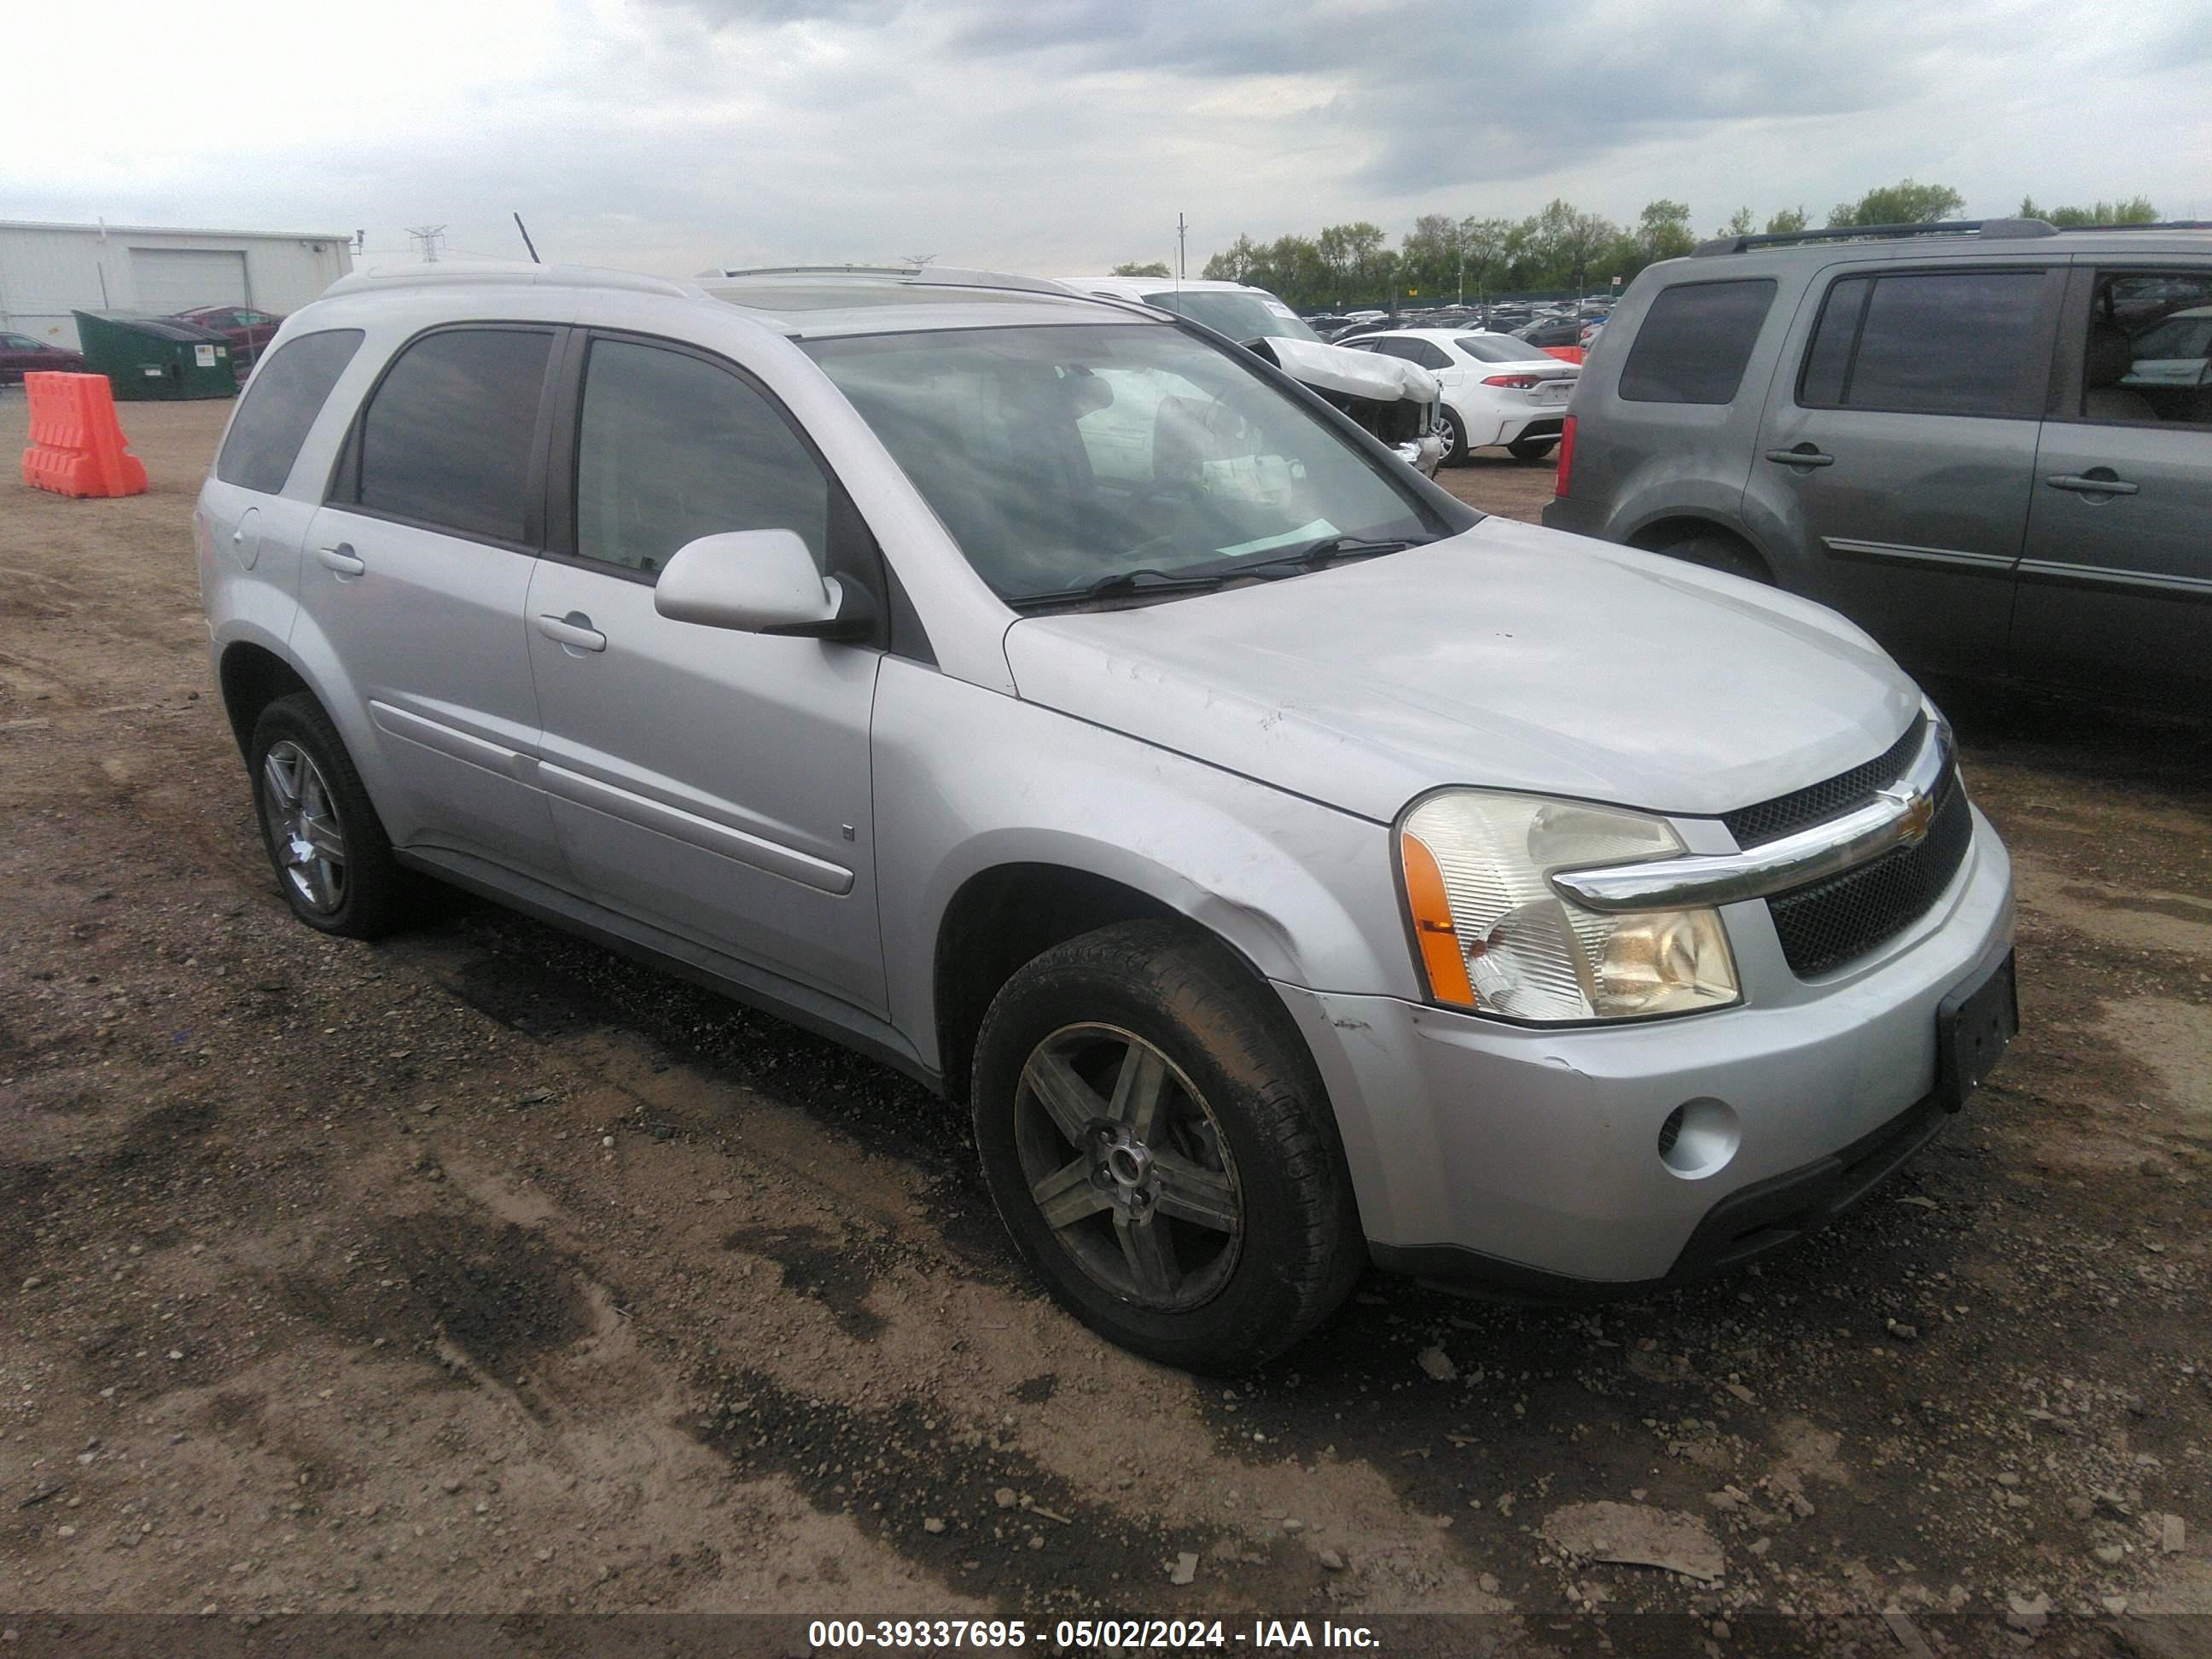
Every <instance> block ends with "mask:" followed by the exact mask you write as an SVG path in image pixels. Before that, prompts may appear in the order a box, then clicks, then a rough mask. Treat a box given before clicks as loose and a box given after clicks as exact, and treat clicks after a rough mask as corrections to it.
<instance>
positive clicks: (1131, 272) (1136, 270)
mask: <svg viewBox="0 0 2212 1659" xmlns="http://www.w3.org/2000/svg"><path fill="white" fill-rule="evenodd" d="M1114 274H1115V276H1174V275H1175V272H1173V271H1172V270H1169V269H1168V266H1167V261H1166V260H1164V259H1148V260H1146V262H1145V263H1144V264H1140V265H1115V267H1114Z"/></svg>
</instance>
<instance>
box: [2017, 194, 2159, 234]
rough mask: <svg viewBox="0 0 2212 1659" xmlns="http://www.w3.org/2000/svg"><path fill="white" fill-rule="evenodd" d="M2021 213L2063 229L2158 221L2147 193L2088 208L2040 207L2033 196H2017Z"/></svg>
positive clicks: (2093, 204) (2142, 223) (2102, 202)
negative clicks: (2075, 226) (2078, 226)
mask: <svg viewBox="0 0 2212 1659" xmlns="http://www.w3.org/2000/svg"><path fill="white" fill-rule="evenodd" d="M2020 216H2021V218H2023V219H2042V220H2046V221H2048V222H2050V223H2051V224H2054V225H2057V227H2058V228H2060V229H2062V230H2063V229H2064V228H2067V227H2068V226H2069V225H2148V224H2155V223H2156V222H2158V210H2157V209H2156V208H2154V207H2153V206H2152V205H2151V204H2150V197H2148V196H2130V197H2128V198H2127V199H2126V200H2125V201H2124V202H2106V201H2103V200H2100V201H2097V202H2094V203H2092V204H2090V205H2089V206H2087V207H2055V208H2039V207H2038V206H2036V204H2035V197H2033V196H2023V197H2021V198H2020Z"/></svg>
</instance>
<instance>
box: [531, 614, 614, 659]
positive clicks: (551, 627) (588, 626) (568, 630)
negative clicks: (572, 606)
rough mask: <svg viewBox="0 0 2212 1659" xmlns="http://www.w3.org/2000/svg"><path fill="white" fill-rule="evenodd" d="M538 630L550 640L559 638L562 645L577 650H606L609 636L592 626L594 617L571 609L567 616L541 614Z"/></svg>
mask: <svg viewBox="0 0 2212 1659" xmlns="http://www.w3.org/2000/svg"><path fill="white" fill-rule="evenodd" d="M538 632H539V633H541V634H543V635H544V636H545V637H546V638H547V639H549V640H558V641H560V642H561V643H562V645H565V646H568V647H571V648H572V649H574V650H577V651H604V650H605V649H606V648H607V636H606V635H604V634H602V633H600V632H599V629H596V628H593V627H592V619H591V618H590V617H587V616H586V615H585V614H584V613H583V612H582V611H570V612H569V613H568V615H567V616H565V617H555V616H541V617H538Z"/></svg>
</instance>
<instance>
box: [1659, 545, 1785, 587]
mask: <svg viewBox="0 0 2212 1659" xmlns="http://www.w3.org/2000/svg"><path fill="white" fill-rule="evenodd" d="M1660 551H1661V552H1662V553H1664V554H1665V555H1666V556H1668V558H1670V559H1680V560H1681V561H1682V562H1684V563H1686V564H1698V565H1703V566H1704V567H1705V568H1706V569H1708V570H1719V571H1724V572H1726V573H1727V574H1729V575H1731V576H1741V577H1742V578H1743V579H1744V580H1746V581H1750V582H1762V583H1764V584H1765V585H1766V586H1769V587H1771V586H1774V578H1773V576H1772V575H1771V574H1769V573H1768V571H1767V568H1766V567H1765V564H1763V563H1761V562H1760V561H1759V556H1758V555H1757V554H1756V553H1753V551H1752V550H1750V549H1749V548H1747V547H1746V546H1745V545H1744V544H1742V543H1741V542H1740V541H1738V540H1736V539H1735V538H1734V537H1733V536H1723V535H1722V534H1720V533H1719V532H1717V531H1701V532H1699V533H1698V534H1696V535H1693V536H1688V537H1685V538H1683V539H1682V540H1680V541H1678V542H1669V543H1668V544H1667V545H1666V546H1664V547H1662V548H1661V549H1660Z"/></svg>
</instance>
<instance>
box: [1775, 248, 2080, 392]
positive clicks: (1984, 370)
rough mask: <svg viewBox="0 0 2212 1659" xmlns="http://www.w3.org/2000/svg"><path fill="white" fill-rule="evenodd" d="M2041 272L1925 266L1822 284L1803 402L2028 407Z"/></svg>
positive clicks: (2042, 364)
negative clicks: (1824, 296)
mask: <svg viewBox="0 0 2212 1659" xmlns="http://www.w3.org/2000/svg"><path fill="white" fill-rule="evenodd" d="M2046 286H2047V284H2046V282H2045V273H2044V272H2043V271H2041V270H1931V271H1909V272H1903V273H1885V274H1882V275H1879V276H1847V277H1844V279H1842V280H1841V281H1839V282H1838V283H1836V284H1835V286H1833V287H1832V288H1831V289H1829V290H1828V297H1827V299H1826V302H1825V303H1824V304H1823V305H1822V306H1821V307H1820V324H1819V325H1818V326H1817V327H1816V328H1815V329H1814V333H1813V343H1812V346H1811V348H1810V349H1808V351H1807V352H1806V354H1805V368H1804V372H1803V374H1802V375H1801V376H1800V377H1799V380H1798V383H1797V401H1798V402H1799V403H1800V404H1804V405H1806V406H1807V407H1808V408H1816V409H1817V408H1829V409H1881V410H1903V411H1908V412H1911V413H1915V414H1927V415H2033V414H2034V413H2036V412H2037V409H2038V404H2037V403H2036V401H2035V398H2034V392H2035V389H2036V385H2037V382H2038V374H2039V371H2043V370H2046V369H2047V368H2048V363H2047V362H2046V360H2045V352H2044V349H2043V348H2042V346H2041V343H2040V342H2041V339H2042V329H2043V312H2044V295H2045V289H2046Z"/></svg>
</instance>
